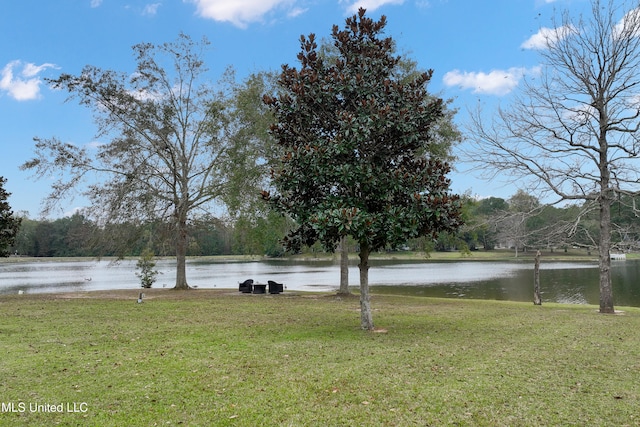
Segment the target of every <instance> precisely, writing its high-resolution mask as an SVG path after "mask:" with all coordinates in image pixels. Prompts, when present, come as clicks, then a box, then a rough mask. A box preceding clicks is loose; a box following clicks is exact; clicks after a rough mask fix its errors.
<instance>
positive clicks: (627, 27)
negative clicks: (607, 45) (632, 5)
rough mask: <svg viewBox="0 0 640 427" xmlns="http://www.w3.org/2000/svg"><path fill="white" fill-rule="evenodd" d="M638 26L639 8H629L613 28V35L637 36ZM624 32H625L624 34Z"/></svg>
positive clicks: (639, 20) (639, 19) (639, 22)
mask: <svg viewBox="0 0 640 427" xmlns="http://www.w3.org/2000/svg"><path fill="white" fill-rule="evenodd" d="M639 27H640V9H631V10H630V11H629V12H627V13H626V14H625V15H624V18H622V19H621V20H620V22H618V23H617V24H616V26H615V27H614V28H613V35H614V37H616V38H617V37H621V36H622V37H629V36H631V37H637V36H638V35H639V34H638V29H639ZM625 33H626V34H625Z"/></svg>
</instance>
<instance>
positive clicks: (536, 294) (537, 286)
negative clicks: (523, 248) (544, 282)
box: [533, 251, 542, 305]
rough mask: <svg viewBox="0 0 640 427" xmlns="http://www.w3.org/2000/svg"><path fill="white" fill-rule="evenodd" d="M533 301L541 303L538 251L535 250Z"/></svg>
mask: <svg viewBox="0 0 640 427" xmlns="http://www.w3.org/2000/svg"><path fill="white" fill-rule="evenodd" d="M533 303H534V304H535V305H542V297H541V296H540V251H538V252H536V262H535V266H534V268H533Z"/></svg>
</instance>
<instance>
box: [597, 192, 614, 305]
mask: <svg viewBox="0 0 640 427" xmlns="http://www.w3.org/2000/svg"><path fill="white" fill-rule="evenodd" d="M610 246H611V200H610V198H609V195H608V192H607V191H603V192H602V196H601V198H600V242H599V248H598V261H599V262H598V264H599V267H600V313H615V309H614V307H613V289H612V287H611V255H610V252H609V247H610Z"/></svg>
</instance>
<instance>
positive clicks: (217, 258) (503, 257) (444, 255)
mask: <svg viewBox="0 0 640 427" xmlns="http://www.w3.org/2000/svg"><path fill="white" fill-rule="evenodd" d="M540 252H541V257H542V259H543V260H547V261H597V260H598V254H597V252H596V251H587V250H583V249H568V250H566V251H565V250H564V249H556V250H553V251H550V250H543V251H540ZM535 255H536V251H535V250H528V251H519V252H518V254H517V256H516V254H515V251H514V250H512V249H511V250H507V249H496V250H491V251H485V250H477V251H470V252H460V251H449V252H429V253H426V252H422V251H384V252H383V251H380V252H375V253H372V254H371V256H370V259H371V260H374V261H375V260H381V261H383V260H393V261H395V260H397V261H424V262H439V261H513V262H533V259H534V257H535ZM338 256H339V255H338V254H337V253H334V254H331V253H324V252H315V253H312V252H308V253H302V254H297V255H288V256H284V257H278V258H274V257H268V256H260V255H210V256H188V257H187V260H189V261H192V262H194V261H195V262H251V261H303V262H310V261H327V260H331V259H335V258H337V257H338ZM156 258H157V259H169V260H171V259H174V257H172V256H158V257H156ZM626 258H627V259H640V253H628V254H626ZM96 259H101V260H107V261H117V260H118V258H117V257H29V256H19V255H18V256H15V255H12V256H10V257H7V258H0V264H1V263H15V262H70V261H93V260H96ZM123 259H125V260H135V259H137V257H136V256H127V257H125V258H123ZM349 260H350V261H351V262H354V261H357V260H358V254H357V253H350V254H349Z"/></svg>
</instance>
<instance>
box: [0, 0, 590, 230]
mask: <svg viewBox="0 0 640 427" xmlns="http://www.w3.org/2000/svg"><path fill="white" fill-rule="evenodd" d="M588 5H589V0H57V1H45V0H20V1H9V2H4V3H3V5H2V12H1V13H0V117H1V119H0V123H1V126H0V148H1V149H2V150H1V155H0V176H4V177H5V178H6V179H7V183H6V184H5V189H6V190H8V191H9V192H11V193H12V195H11V196H10V198H9V203H10V205H11V206H12V208H13V210H14V212H17V213H20V214H23V213H25V212H28V214H29V215H30V217H32V218H37V217H38V215H39V212H40V205H41V202H42V200H43V199H44V197H45V196H46V195H47V194H48V193H49V191H50V185H51V182H52V181H51V180H48V179H41V180H34V179H33V177H32V172H30V171H21V170H20V169H19V166H20V165H21V164H23V163H24V162H25V161H27V160H29V159H31V158H32V157H34V146H35V143H34V141H33V138H34V137H40V138H50V137H56V138H59V139H61V140H62V141H65V142H70V143H73V144H76V145H79V146H84V145H88V144H96V143H99V142H101V141H97V139H96V126H95V124H94V122H93V120H92V114H91V112H90V111H89V110H87V109H86V108H85V107H82V106H79V105H78V104H77V102H75V101H73V100H71V101H67V94H66V93H64V92H62V91H59V90H53V89H52V88H50V87H49V86H48V85H47V84H46V81H45V79H46V78H56V77H58V76H59V75H60V74H61V73H69V74H79V73H80V71H81V70H82V68H83V67H84V66H85V65H92V66H97V67H100V68H103V69H112V70H116V71H119V72H133V70H134V69H135V62H134V56H133V51H132V49H131V47H132V46H133V45H135V44H138V43H143V42H144V43H147V42H148V43H154V44H160V43H164V42H171V41H174V40H175V39H176V38H177V36H178V34H179V33H181V32H183V33H185V34H188V35H189V36H191V37H192V38H193V39H194V40H198V39H200V38H202V37H203V36H206V37H207V38H208V39H209V41H210V42H211V45H212V49H211V51H210V52H209V53H208V56H207V58H206V61H207V65H208V67H209V68H210V70H211V71H210V72H211V77H212V80H217V79H218V78H219V77H220V76H221V73H222V72H223V70H224V69H225V68H226V67H228V66H233V67H234V68H235V70H236V72H237V75H238V78H239V79H242V78H244V77H246V76H248V75H249V74H251V73H254V72H257V71H262V70H279V69H280V67H281V65H282V64H289V65H291V66H297V65H298V63H297V60H296V55H297V53H298V52H299V50H300V42H299V39H300V35H303V34H304V35H308V34H310V33H314V34H316V36H317V38H319V39H323V38H324V39H327V40H328V39H329V36H330V33H331V28H332V26H333V25H338V26H340V27H342V26H343V25H344V21H345V19H346V18H347V17H349V16H351V15H353V14H355V13H356V12H357V10H358V8H360V7H364V8H365V9H367V15H368V16H370V17H372V18H375V19H378V18H379V17H380V16H381V15H385V16H386V17H387V22H388V24H387V27H386V29H385V35H386V36H390V37H392V38H393V39H394V40H395V41H396V44H397V47H398V48H399V49H400V51H402V52H405V53H406V54H407V55H408V56H409V57H410V58H412V59H413V60H415V61H417V63H418V66H419V67H420V68H423V69H433V71H434V74H433V78H432V80H431V82H430V84H429V91H430V92H431V93H434V94H438V95H439V96H441V97H442V98H444V99H451V100H452V101H451V104H450V108H454V109H456V110H457V111H458V113H457V114H456V118H455V121H456V123H457V124H458V125H459V126H460V127H463V126H464V123H465V117H466V116H468V112H469V111H470V110H472V109H475V107H476V105H477V104H478V103H480V104H482V105H483V106H485V107H484V108H485V110H486V108H487V107H488V108H489V109H492V108H495V107H496V106H497V105H499V104H501V103H503V102H507V101H508V99H509V97H510V96H512V95H513V93H514V91H516V90H517V88H518V85H519V84H521V82H522V79H523V77H524V76H526V75H529V74H532V73H536V72H537V70H539V61H540V56H539V49H541V42H542V41H543V40H544V38H545V34H548V32H549V28H552V25H553V24H552V23H553V20H552V18H553V17H554V16H555V17H558V16H559V14H560V12H562V11H564V10H567V11H569V12H570V13H572V14H576V13H579V12H580V11H582V10H584V8H585V7H587V6H588ZM463 144H464V142H463ZM454 166H455V168H456V170H455V171H454V172H452V173H451V175H450V178H451V180H452V190H453V191H454V192H456V193H465V192H468V193H470V194H472V195H474V196H478V197H489V196H496V197H503V198H508V197H509V196H511V195H513V194H514V193H515V191H516V186H515V184H514V183H505V182H502V181H499V180H494V181H484V180H482V179H481V178H480V177H479V176H478V174H477V173H474V172H472V171H469V170H468V169H469V168H468V165H465V164H464V163H463V162H457V163H456V164H455V165H454ZM82 203H83V200H78V199H75V200H68V201H65V202H64V203H63V204H61V206H60V211H59V212H58V213H56V214H54V215H57V216H62V215H68V214H71V213H72V212H74V211H75V209H77V208H79V207H82ZM85 203H86V202H85Z"/></svg>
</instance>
